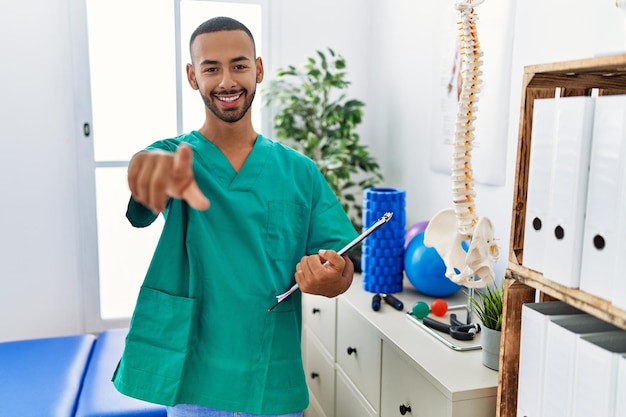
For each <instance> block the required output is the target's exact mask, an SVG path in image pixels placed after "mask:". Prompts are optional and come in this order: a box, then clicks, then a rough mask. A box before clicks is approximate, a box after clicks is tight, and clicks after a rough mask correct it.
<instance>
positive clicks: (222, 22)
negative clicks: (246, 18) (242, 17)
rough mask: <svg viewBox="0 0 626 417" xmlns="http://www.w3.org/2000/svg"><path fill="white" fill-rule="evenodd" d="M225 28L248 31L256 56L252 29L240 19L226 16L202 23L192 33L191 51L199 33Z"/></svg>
mask: <svg viewBox="0 0 626 417" xmlns="http://www.w3.org/2000/svg"><path fill="white" fill-rule="evenodd" d="M223 30H242V31H244V32H246V34H248V36H249V37H250V40H251V41H252V47H253V49H254V54H255V56H256V44H255V43H254V36H252V32H250V29H248V27H247V26H246V25H244V24H243V23H241V22H240V21H238V20H235V19H233V18H231V17H226V16H218V17H214V18H212V19H209V20H207V21H205V22H204V23H202V24H200V26H198V27H197V28H196V30H194V31H193V33H192V34H191V39H189V51H190V52H191V45H192V44H193V41H194V40H195V39H196V37H197V36H198V35H202V34H203V33H213V32H221V31H223Z"/></svg>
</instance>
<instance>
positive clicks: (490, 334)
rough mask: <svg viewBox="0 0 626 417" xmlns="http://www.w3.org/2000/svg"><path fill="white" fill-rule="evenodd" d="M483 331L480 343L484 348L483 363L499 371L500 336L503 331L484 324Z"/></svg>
mask: <svg viewBox="0 0 626 417" xmlns="http://www.w3.org/2000/svg"><path fill="white" fill-rule="evenodd" d="M481 333H482V334H481V336H480V344H481V346H482V350H483V365H485V366H486V367H487V368H489V369H493V370H494V371H497V370H498V365H499V362H500V337H501V336H502V332H501V331H499V330H494V329H489V328H487V327H484V326H483V328H482V330H481Z"/></svg>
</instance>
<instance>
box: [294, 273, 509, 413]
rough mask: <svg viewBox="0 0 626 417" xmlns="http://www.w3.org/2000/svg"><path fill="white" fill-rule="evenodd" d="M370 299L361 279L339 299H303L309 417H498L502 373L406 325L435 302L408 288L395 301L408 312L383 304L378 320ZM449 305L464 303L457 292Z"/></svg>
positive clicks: (475, 354) (476, 353) (473, 354)
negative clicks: (416, 307)
mask: <svg viewBox="0 0 626 417" xmlns="http://www.w3.org/2000/svg"><path fill="white" fill-rule="evenodd" d="M372 296H373V294H371V293H369V292H366V291H364V290H363V289H362V282H361V277H360V276H358V275H356V276H355V278H354V282H353V284H352V287H351V288H350V290H348V291H347V292H346V293H345V294H343V295H341V296H339V297H337V298H335V299H329V298H325V297H319V296H311V295H308V294H304V295H303V303H302V305H303V324H304V332H303V334H304V337H303V351H304V364H305V370H306V373H307V381H308V383H309V392H310V395H311V404H310V406H309V408H308V409H307V410H306V411H305V416H306V417H368V416H371V417H395V416H399V417H401V416H408V417H416V416H419V417H489V416H495V413H496V411H495V410H496V393H497V385H498V373H497V372H496V371H492V370H491V369H489V368H487V367H485V366H483V365H482V363H481V352H480V350H475V351H463V352H458V351H454V350H452V349H450V348H448V347H447V346H445V345H444V344H443V343H441V342H440V341H438V340H436V339H435V338H434V337H433V336H432V335H430V334H428V333H427V332H426V331H424V330H423V329H422V328H420V327H419V326H416V325H415V323H413V322H412V321H411V320H409V319H408V318H407V317H406V311H408V310H409V309H411V307H412V306H413V304H414V303H415V302H417V301H419V300H421V301H425V302H427V303H428V304H430V302H431V301H432V298H429V297H425V296H423V295H420V294H418V292H417V291H416V290H415V289H414V288H413V287H412V286H411V285H410V283H408V281H407V282H405V285H404V291H402V292H401V293H398V294H396V296H397V297H398V298H399V299H400V300H402V301H403V303H404V306H405V310H404V311H397V310H395V309H393V307H392V306H390V305H387V304H383V305H382V308H381V309H380V311H378V312H375V311H373V310H372V309H371V300H372ZM447 301H448V303H449V304H450V305H458V304H464V303H465V301H466V299H465V296H464V294H463V293H462V292H459V293H458V294H456V295H454V296H452V297H450V298H448V299H447ZM460 314H461V313H459V315H460ZM436 319H437V318H436Z"/></svg>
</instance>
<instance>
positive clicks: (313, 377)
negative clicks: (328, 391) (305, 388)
mask: <svg viewBox="0 0 626 417" xmlns="http://www.w3.org/2000/svg"><path fill="white" fill-rule="evenodd" d="M318 376H320V374H318V373H317V372H311V378H312V379H315V378H317V377H318Z"/></svg>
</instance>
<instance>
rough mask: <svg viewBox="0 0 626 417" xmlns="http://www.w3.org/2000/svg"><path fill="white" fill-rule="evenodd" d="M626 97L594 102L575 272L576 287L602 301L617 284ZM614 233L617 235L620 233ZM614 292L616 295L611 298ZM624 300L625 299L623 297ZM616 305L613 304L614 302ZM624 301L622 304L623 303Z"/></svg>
mask: <svg viewBox="0 0 626 417" xmlns="http://www.w3.org/2000/svg"><path fill="white" fill-rule="evenodd" d="M624 138H626V95H615V96H600V97H597V98H596V105H595V114H594V123H593V135H592V143H591V160H590V163H589V181H588V188H587V209H586V215H585V227H584V238H583V244H582V260H581V271H580V289H581V290H583V291H586V292H588V293H590V294H593V295H596V296H598V297H600V298H604V299H605V300H609V301H611V300H612V298H613V293H614V292H613V286H614V283H615V285H616V287H617V286H618V284H619V283H618V282H617V280H618V279H620V280H623V267H622V264H621V262H619V261H620V260H621V259H620V258H622V257H623V256H624V254H626V239H625V238H624V237H623V233H624V231H623V230H619V228H618V227H617V225H618V220H619V217H620V216H625V215H626V212H624V211H620V208H622V209H623V208H624V205H626V202H624V201H623V200H624V199H626V195H624V194H623V192H626V189H624V188H625V186H624V184H626V177H624V174H625V173H626V171H625V168H626V144H624V143H623V142H624ZM620 233H622V234H621V235H620ZM618 292H619V291H617V292H616V297H617V298H619V296H618V295H617V293H618ZM625 297H626V296H625ZM617 302H618V303H620V302H619V300H617ZM624 303H626V301H624Z"/></svg>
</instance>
